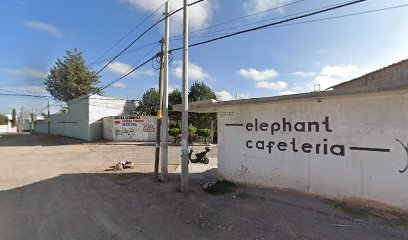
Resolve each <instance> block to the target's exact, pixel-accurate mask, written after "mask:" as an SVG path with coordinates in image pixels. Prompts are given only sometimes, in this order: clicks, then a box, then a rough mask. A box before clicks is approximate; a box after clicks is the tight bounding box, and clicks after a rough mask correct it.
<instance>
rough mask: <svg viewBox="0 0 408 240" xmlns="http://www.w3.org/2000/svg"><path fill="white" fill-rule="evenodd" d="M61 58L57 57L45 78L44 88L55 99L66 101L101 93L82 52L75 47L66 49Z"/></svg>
mask: <svg viewBox="0 0 408 240" xmlns="http://www.w3.org/2000/svg"><path fill="white" fill-rule="evenodd" d="M66 54H67V55H66V56H64V59H63V60H60V59H57V61H56V62H55V66H54V67H52V68H51V70H50V73H49V74H48V75H47V77H46V78H45V82H44V84H45V86H46V87H45V88H46V89H47V91H48V92H50V94H51V95H52V96H53V97H54V99H55V100H58V101H63V102H68V101H70V100H72V99H75V98H78V97H80V96H84V95H88V94H101V89H100V88H98V87H97V86H96V85H97V84H98V83H100V81H99V76H96V75H95V73H94V72H92V71H91V69H90V68H88V67H87V66H86V64H85V60H84V59H83V57H82V52H78V50H77V49H76V48H75V49H74V52H71V51H68V50H67V51H66Z"/></svg>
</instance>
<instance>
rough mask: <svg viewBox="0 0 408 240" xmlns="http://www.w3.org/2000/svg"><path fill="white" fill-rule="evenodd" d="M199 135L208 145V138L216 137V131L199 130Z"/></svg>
mask: <svg viewBox="0 0 408 240" xmlns="http://www.w3.org/2000/svg"><path fill="white" fill-rule="evenodd" d="M197 135H198V136H201V137H204V142H205V143H206V144H207V138H208V137H211V136H212V135H214V131H213V130H211V129H208V128H203V129H198V131H197Z"/></svg>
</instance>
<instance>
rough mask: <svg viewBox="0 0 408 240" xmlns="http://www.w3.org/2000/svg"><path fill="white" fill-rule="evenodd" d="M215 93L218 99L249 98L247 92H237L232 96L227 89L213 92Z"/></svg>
mask: <svg viewBox="0 0 408 240" xmlns="http://www.w3.org/2000/svg"><path fill="white" fill-rule="evenodd" d="M215 95H217V99H218V100H220V101H230V100H236V98H237V97H238V99H243V98H249V94H245V93H237V94H235V96H232V95H231V94H230V93H229V92H227V91H225V90H224V91H220V92H215Z"/></svg>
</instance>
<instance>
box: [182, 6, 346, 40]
mask: <svg viewBox="0 0 408 240" xmlns="http://www.w3.org/2000/svg"><path fill="white" fill-rule="evenodd" d="M347 2H352V1H347ZM343 3H345V2H343ZM343 3H337V4H331V5H328V6H324V7H319V8H314V9H310V10H306V11H302V12H297V13H292V14H288V15H284V16H280V17H274V18H269V19H265V20H262V21H256V22H253V23H247V24H242V25H238V26H234V27H229V28H224V29H220V30H216V31H212V32H208V33H203V34H199V35H195V36H193V37H192V38H206V37H214V36H222V35H223V34H214V33H219V32H225V31H228V30H232V29H237V28H241V27H245V26H250V25H255V24H259V23H264V22H269V21H273V20H278V19H284V18H288V17H292V16H297V15H300V14H304V13H309V12H313V11H318V10H321V9H325V8H329V7H334V6H339V5H341V4H343ZM174 40H178V39H174Z"/></svg>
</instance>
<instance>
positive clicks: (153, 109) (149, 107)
mask: <svg viewBox="0 0 408 240" xmlns="http://www.w3.org/2000/svg"><path fill="white" fill-rule="evenodd" d="M159 94H160V93H159V92H158V91H157V90H156V89H154V88H150V89H149V90H147V91H146V92H145V93H143V97H142V101H141V102H140V104H139V106H138V107H137V112H138V113H139V114H140V115H145V116H156V115H157V109H158V107H159Z"/></svg>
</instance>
